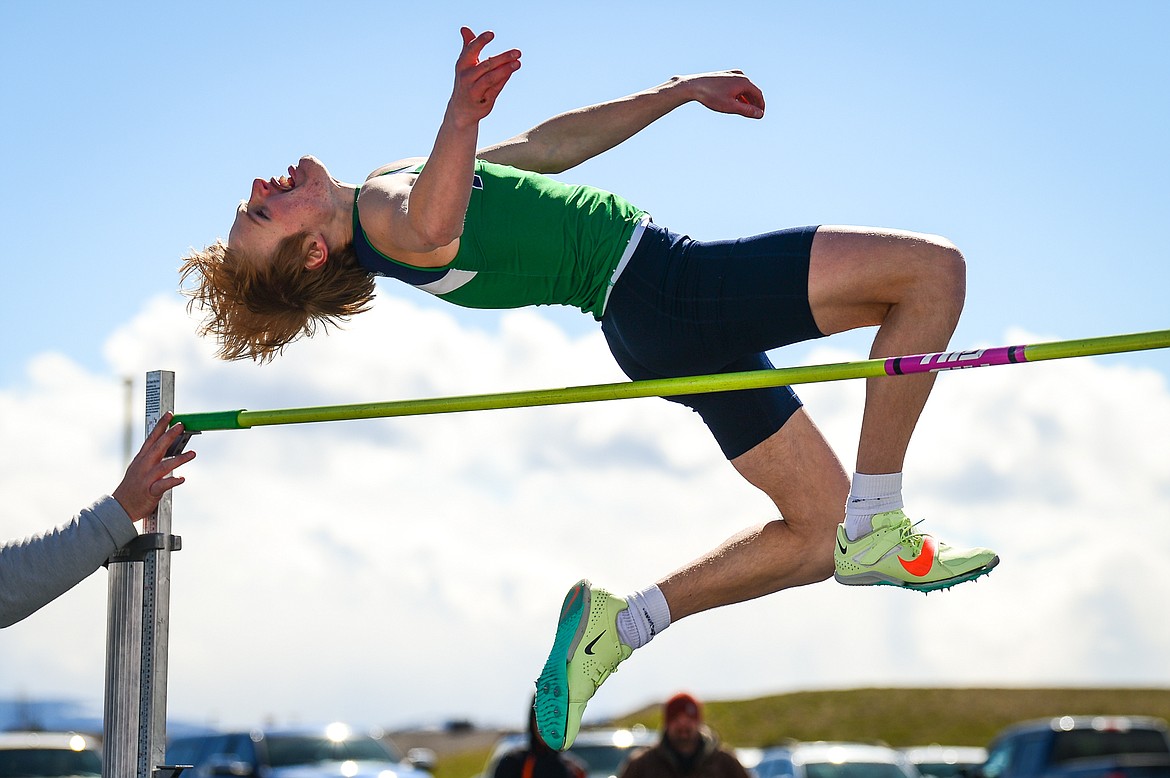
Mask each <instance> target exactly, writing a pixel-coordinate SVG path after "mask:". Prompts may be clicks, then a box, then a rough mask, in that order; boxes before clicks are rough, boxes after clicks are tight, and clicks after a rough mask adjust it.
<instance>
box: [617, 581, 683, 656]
mask: <svg viewBox="0 0 1170 778" xmlns="http://www.w3.org/2000/svg"><path fill="white" fill-rule="evenodd" d="M626 604H627V605H629V607H628V608H626V609H625V610H624V611H622V612H621V613H619V614H618V618H617V628H618V637H619V638H621V641H622V642H623V643H625V644H626V645H627V646H629V647H630V648H641V647H642V646H644V645H646V644H647V643H649V642H650V641H651V640H652V639H653V638H654V636H655V635H657V634H658V633H660V632H662V630H664V629H666V628H667V627H669V626H670V607H669V606H668V605H667V604H666V598H665V597H663V596H662V591H661V590H660V589H659V588H658V586H657V585H655V586H651V587H650V588H648V589H643V590H642V591H640V592H634V593H633V594H631V595H630V596H629V597H627V598H626Z"/></svg>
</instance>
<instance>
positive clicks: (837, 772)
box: [753, 741, 919, 778]
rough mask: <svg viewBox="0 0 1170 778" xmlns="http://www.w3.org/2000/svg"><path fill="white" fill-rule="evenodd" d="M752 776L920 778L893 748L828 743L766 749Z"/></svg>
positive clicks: (778, 777) (788, 777)
mask: <svg viewBox="0 0 1170 778" xmlns="http://www.w3.org/2000/svg"><path fill="white" fill-rule="evenodd" d="M753 772H755V774H756V776H757V778H919V775H918V771H917V770H915V769H914V766H913V765H911V764H910V762H909V760H908V759H906V757H905V756H903V755H902V754H901V753H900V752H898V751H896V750H894V749H892V748H888V747H886V746H878V745H869V744H867V743H837V742H829V741H816V742H809V743H796V744H793V745H789V746H781V747H778V748H769V749H768V750H766V751H765V752H764V755H763V756H762V757H761V758H760V761H759V763H758V764H756V766H755V768H754V770H753Z"/></svg>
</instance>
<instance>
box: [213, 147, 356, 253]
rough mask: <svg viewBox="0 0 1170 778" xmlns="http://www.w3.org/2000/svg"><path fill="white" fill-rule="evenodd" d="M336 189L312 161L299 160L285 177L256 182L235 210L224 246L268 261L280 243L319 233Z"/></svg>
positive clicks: (331, 211) (326, 173)
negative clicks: (291, 237)
mask: <svg viewBox="0 0 1170 778" xmlns="http://www.w3.org/2000/svg"><path fill="white" fill-rule="evenodd" d="M338 191H339V187H338V184H337V182H336V181H334V180H333V178H332V177H331V176H330V175H329V171H328V170H326V169H325V166H324V165H323V164H321V162H320V160H318V159H316V158H315V157H301V159H300V161H299V162H298V163H297V164H296V165H295V166H290V167H289V169H288V175H287V176H280V177H279V178H270V179H268V180H267V181H266V180H264V179H263V178H257V179H256V180H254V181H253V182H252V191H251V192H250V193H249V196H248V199H247V200H244V201H243V202H241V203H240V205H239V207H238V208H236V218H235V221H234V222H233V223H232V229H231V232H229V233H228V246H229V247H230V248H232V249H235V250H236V251H240V252H242V253H243V254H245V255H247V256H252V257H258V258H259V257H271V256H272V254H273V252H274V251H275V250H276V246H277V245H278V244H279V243H280V241H281V240H283V239H284V238H287V237H288V236H290V235H295V234H297V233H298V232H302V231H306V230H307V231H309V232H311V233H319V232H321V231H322V230H323V229H324V226H325V225H326V224H327V223H328V222H329V220H330V218H331V217H332V216H333V215H334V207H335V205H336V202H337V199H336V194H337V193H338Z"/></svg>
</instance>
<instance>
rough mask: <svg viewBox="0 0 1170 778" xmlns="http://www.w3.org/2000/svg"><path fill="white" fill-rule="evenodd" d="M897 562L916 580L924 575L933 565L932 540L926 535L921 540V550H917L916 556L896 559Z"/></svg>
mask: <svg viewBox="0 0 1170 778" xmlns="http://www.w3.org/2000/svg"><path fill="white" fill-rule="evenodd" d="M898 561H899V562H900V563H901V564H902V567H903V568H904V569H905V570H906V572H907V573H909V574H910V575H913V576H915V577H918V578H921V577H922V576H924V575H926V574H927V573H929V572H930V568H931V566H932V565H934V538H932V537H930V536H929V535H928V536H927V537H925V538H923V539H922V549H921V550H919V552H918V556H916V557H914V558H913V559H903V558H902V557H898Z"/></svg>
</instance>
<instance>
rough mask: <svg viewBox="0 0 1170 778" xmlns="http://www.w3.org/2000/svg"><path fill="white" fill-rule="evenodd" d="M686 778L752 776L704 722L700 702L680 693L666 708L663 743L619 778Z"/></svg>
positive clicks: (643, 754) (637, 758)
mask: <svg viewBox="0 0 1170 778" xmlns="http://www.w3.org/2000/svg"><path fill="white" fill-rule="evenodd" d="M684 777H685V778H748V773H747V770H745V769H744V767H743V765H741V764H740V763H739V760H738V759H736V758H735V754H733V753H731V752H730V751H728V750H726V749H724V748H721V747H720V746H719V741H718V739H717V738H716V737H715V735H714V734H713V733H712V732H711V730H710V729H709V728H708V727H707V726H706V725H705V724H704V723H703V706H702V705H701V704H700V703H699V701H698V700H696V699H695V698H694V697H692V696H691V695H689V694H686V693H680V694H676V695H674V696H673V697H671V698H670V699H669V700H667V701H666V705H665V706H664V707H663V711H662V740H661V741H659V743H658V745H656V746H652V747H651V748H647V749H645V750H644V751H642V752H641V753H639V754H637V755H636V756H634V757H633V758H631V759H630V761H629V762H627V763H626V766H625V768H624V769H623V770H622V772H621V775H620V776H619V778H684Z"/></svg>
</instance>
